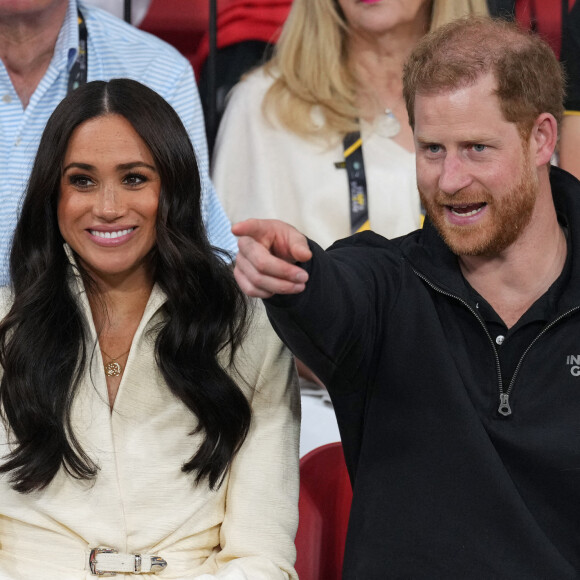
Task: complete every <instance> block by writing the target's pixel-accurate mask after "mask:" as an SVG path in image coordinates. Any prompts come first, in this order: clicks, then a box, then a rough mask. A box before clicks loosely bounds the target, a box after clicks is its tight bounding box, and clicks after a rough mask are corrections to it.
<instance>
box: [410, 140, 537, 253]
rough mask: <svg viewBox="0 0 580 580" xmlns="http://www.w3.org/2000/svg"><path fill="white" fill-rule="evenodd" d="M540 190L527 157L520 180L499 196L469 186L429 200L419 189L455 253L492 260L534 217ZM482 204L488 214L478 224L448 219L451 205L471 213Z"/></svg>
mask: <svg viewBox="0 0 580 580" xmlns="http://www.w3.org/2000/svg"><path fill="white" fill-rule="evenodd" d="M525 149H527V148H525ZM525 149H524V152H525ZM538 191H539V183H538V176H537V173H536V171H535V167H534V166H533V165H532V162H531V160H530V159H529V156H528V155H525V154H524V155H523V159H522V164H521V171H520V180H519V181H518V182H517V183H516V184H515V185H513V186H511V188H509V189H508V190H507V191H505V192H503V193H501V194H500V195H493V194H492V193H491V192H490V191H489V190H487V189H485V188H483V187H468V188H465V189H462V190H460V191H458V192H457V193H455V194H453V195H448V194H445V193H443V192H442V191H441V190H438V191H437V192H436V193H435V195H434V196H431V197H430V198H428V197H427V196H426V195H425V194H424V192H423V191H421V189H419V195H420V197H421V202H422V203H423V207H424V208H425V211H426V213H427V215H428V217H429V219H430V220H431V222H432V223H433V225H434V226H435V228H436V229H437V231H438V232H439V235H440V236H441V237H442V238H443V240H444V242H445V243H446V244H447V246H448V247H449V249H450V250H451V251H452V252H453V253H454V254H456V255H458V256H487V257H493V256H497V255H499V254H500V253H501V252H503V251H504V250H505V249H506V248H507V247H509V246H511V245H512V244H513V243H514V242H515V241H516V240H517V239H518V237H519V236H520V235H521V233H522V232H523V231H524V229H525V228H526V226H527V225H528V223H529V222H530V219H531V217H532V213H533V211H534V207H535V204H536V198H537V196H538ZM482 204H485V205H486V206H487V207H486V208H485V211H486V212H487V214H488V215H487V216H484V219H483V220H481V221H480V222H478V223H475V224H472V225H462V226H459V225H455V224H451V223H449V221H448V220H447V217H446V212H447V211H448V209H447V208H448V207H449V206H455V207H457V206H464V208H465V210H466V211H470V210H473V209H475V208H476V207H480V206H481V205H482Z"/></svg>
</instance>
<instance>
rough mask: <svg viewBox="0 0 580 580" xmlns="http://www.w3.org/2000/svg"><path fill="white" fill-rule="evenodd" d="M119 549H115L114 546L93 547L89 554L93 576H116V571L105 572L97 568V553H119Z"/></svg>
mask: <svg viewBox="0 0 580 580" xmlns="http://www.w3.org/2000/svg"><path fill="white" fill-rule="evenodd" d="M118 553H119V550H113V548H93V549H92V550H91V555H90V556H89V568H90V569H91V574H92V575H93V576H116V575H117V574H116V573H115V572H103V571H102V570H99V569H98V568H97V555H98V554H118Z"/></svg>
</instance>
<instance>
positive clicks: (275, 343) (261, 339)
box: [234, 300, 293, 392]
mask: <svg viewBox="0 0 580 580" xmlns="http://www.w3.org/2000/svg"><path fill="white" fill-rule="evenodd" d="M250 312H251V314H250V323H249V326H248V330H247V333H246V336H245V338H244V340H243V343H242V344H241V346H240V348H239V349H238V351H237V353H236V360H235V365H234V366H235V369H236V372H237V373H239V375H241V377H243V380H242V383H245V387H246V388H247V387H250V390H251V391H252V392H255V390H256V389H257V390H261V388H263V387H264V386H265V385H268V383H276V382H280V381H282V382H285V380H286V378H287V377H284V375H285V373H284V372H283V371H282V369H284V368H288V367H289V366H292V367H293V362H292V361H293V359H292V354H291V353H290V351H289V350H288V349H287V347H286V346H284V344H283V343H282V341H281V340H280V339H279V338H278V335H277V334H276V332H275V331H274V329H273V328H272V325H271V324H270V321H269V319H268V316H267V314H266V309H265V307H264V305H263V303H262V301H261V300H255V301H252V302H251V303H250ZM282 377H284V380H282ZM240 386H241V387H242V389H243V390H245V388H244V386H243V385H242V384H240Z"/></svg>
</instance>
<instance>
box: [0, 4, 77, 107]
mask: <svg viewBox="0 0 580 580" xmlns="http://www.w3.org/2000/svg"><path fill="white" fill-rule="evenodd" d="M67 6H68V2H67V1H66V0H61V1H60V2H54V3H53V4H51V5H50V6H49V7H47V8H45V9H43V10H41V11H37V12H32V13H15V12H12V13H1V10H0V59H1V60H2V62H3V63H4V66H5V67H6V70H7V72H8V75H9V76H10V80H11V81H12V84H13V86H14V89H15V90H16V93H17V94H18V97H19V98H20V101H21V102H22V106H23V107H24V108H26V106H27V105H28V102H29V100H30V97H31V96H32V94H33V93H34V91H35V90H36V87H37V86H38V84H39V83H40V81H41V79H42V77H43V76H44V74H45V73H46V71H47V69H48V66H49V65H50V61H51V59H52V55H53V53H54V47H55V45H56V41H57V38H58V34H59V32H60V29H61V27H62V24H63V22H64V19H65V16H66V10H67Z"/></svg>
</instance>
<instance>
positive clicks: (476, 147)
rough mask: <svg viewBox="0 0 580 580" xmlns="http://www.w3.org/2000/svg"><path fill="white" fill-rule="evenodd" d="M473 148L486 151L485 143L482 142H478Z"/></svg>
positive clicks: (479, 151)
mask: <svg viewBox="0 0 580 580" xmlns="http://www.w3.org/2000/svg"><path fill="white" fill-rule="evenodd" d="M473 150H474V151H477V152H478V153H481V152H482V151H485V145H481V143H478V144H476V145H474V146H473Z"/></svg>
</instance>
